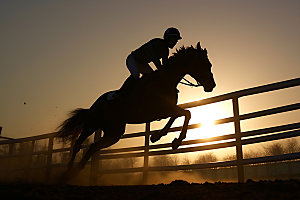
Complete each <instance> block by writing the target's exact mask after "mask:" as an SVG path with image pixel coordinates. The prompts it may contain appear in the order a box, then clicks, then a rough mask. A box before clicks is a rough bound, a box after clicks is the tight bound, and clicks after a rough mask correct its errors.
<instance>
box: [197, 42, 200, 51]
mask: <svg viewBox="0 0 300 200" xmlns="http://www.w3.org/2000/svg"><path fill="white" fill-rule="evenodd" d="M197 49H198V50H201V45H200V42H198V43H197Z"/></svg>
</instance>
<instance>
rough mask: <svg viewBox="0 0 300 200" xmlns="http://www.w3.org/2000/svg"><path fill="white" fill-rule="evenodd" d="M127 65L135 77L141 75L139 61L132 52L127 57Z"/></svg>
mask: <svg viewBox="0 0 300 200" xmlns="http://www.w3.org/2000/svg"><path fill="white" fill-rule="evenodd" d="M126 66H127V68H128V70H129V72H130V74H131V76H133V77H134V78H135V79H138V78H139V77H140V70H139V66H138V64H137V62H136V61H135V59H134V57H133V55H132V54H130V55H129V56H128V57H127V59H126Z"/></svg>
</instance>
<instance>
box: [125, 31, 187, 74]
mask: <svg viewBox="0 0 300 200" xmlns="http://www.w3.org/2000/svg"><path fill="white" fill-rule="evenodd" d="M180 39H182V38H181V36H180V33H179V31H178V29H177V28H173V27H171V28H168V29H167V30H166V31H165V33H164V37H163V39H162V38H154V39H152V40H150V41H149V42H147V43H146V44H144V45H142V46H141V47H140V48H138V49H136V50H134V51H133V52H132V53H131V54H130V55H129V56H128V57H127V59H126V65H127V68H128V70H129V71H130V74H131V76H133V77H134V78H135V79H138V78H139V77H140V74H143V75H144V74H147V73H151V72H152V71H153V69H152V68H151V67H150V65H149V63H150V62H153V63H154V65H155V67H156V68H157V69H158V70H159V69H161V67H162V65H163V64H165V63H166V61H167V59H168V56H169V48H170V49H173V48H174V46H175V45H176V44H177V42H178V40H180ZM160 59H162V63H161V62H160Z"/></svg>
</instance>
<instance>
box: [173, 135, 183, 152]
mask: <svg viewBox="0 0 300 200" xmlns="http://www.w3.org/2000/svg"><path fill="white" fill-rule="evenodd" d="M180 144H181V141H180V140H179V139H177V138H175V139H174V140H173V142H172V149H173V150H175V149H178V147H179V146H180Z"/></svg>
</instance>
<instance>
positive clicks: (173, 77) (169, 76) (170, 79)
mask: <svg viewBox="0 0 300 200" xmlns="http://www.w3.org/2000/svg"><path fill="white" fill-rule="evenodd" d="M182 69H183V68H181V67H180V66H179V65H178V64H177V63H171V64H170V65H169V66H166V68H165V69H164V70H162V72H161V73H162V77H163V79H164V80H165V81H166V82H167V83H168V84H170V85H172V86H174V87H176V86H177V85H178V83H179V82H180V81H181V79H182V78H183V77H184V76H185V75H186V73H185V72H184V71H183V70H182Z"/></svg>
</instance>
